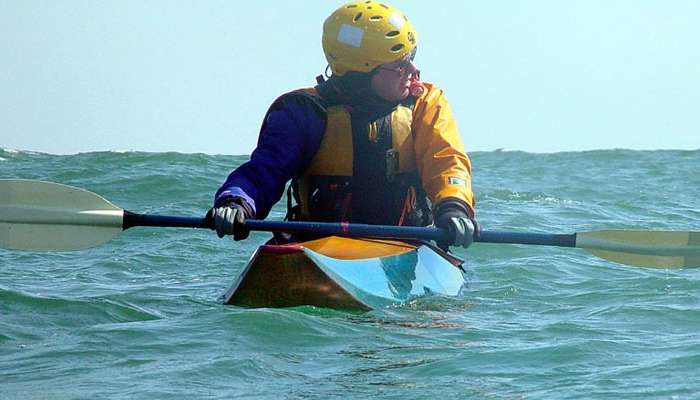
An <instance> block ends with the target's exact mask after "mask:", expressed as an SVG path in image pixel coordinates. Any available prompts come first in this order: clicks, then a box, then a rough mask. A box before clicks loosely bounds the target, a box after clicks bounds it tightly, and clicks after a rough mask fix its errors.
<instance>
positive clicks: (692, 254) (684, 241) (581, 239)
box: [576, 230, 700, 268]
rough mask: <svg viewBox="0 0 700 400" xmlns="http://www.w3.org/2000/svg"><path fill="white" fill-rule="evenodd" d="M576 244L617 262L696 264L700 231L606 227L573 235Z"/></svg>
mask: <svg viewBox="0 0 700 400" xmlns="http://www.w3.org/2000/svg"><path fill="white" fill-rule="evenodd" d="M576 247H580V248H584V249H586V250H588V251H589V252H591V253H592V254H594V255H596V256H598V257H601V258H604V259H606V260H610V261H614V262H617V263H620V264H626V265H635V266H639V267H654V268H693V267H700V232H692V231H691V232H682V231H624V230H619V231H618V230H607V231H595V232H580V233H577V234H576Z"/></svg>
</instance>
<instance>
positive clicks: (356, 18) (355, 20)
mask: <svg viewBox="0 0 700 400" xmlns="http://www.w3.org/2000/svg"><path fill="white" fill-rule="evenodd" d="M360 18H362V13H357V15H355V18H353V19H352V22H357V21H359V20H360Z"/></svg>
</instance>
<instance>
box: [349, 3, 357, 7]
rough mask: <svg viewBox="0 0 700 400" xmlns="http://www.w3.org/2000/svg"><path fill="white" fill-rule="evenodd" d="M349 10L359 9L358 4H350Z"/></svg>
mask: <svg viewBox="0 0 700 400" xmlns="http://www.w3.org/2000/svg"><path fill="white" fill-rule="evenodd" d="M347 8H357V4H350V5H349V6H347Z"/></svg>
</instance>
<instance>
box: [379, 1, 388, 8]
mask: <svg viewBox="0 0 700 400" xmlns="http://www.w3.org/2000/svg"><path fill="white" fill-rule="evenodd" d="M379 5H380V6H381V7H384V8H386V9H387V10H388V9H389V6H387V5H386V4H384V3H379Z"/></svg>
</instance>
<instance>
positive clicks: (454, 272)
mask: <svg viewBox="0 0 700 400" xmlns="http://www.w3.org/2000/svg"><path fill="white" fill-rule="evenodd" d="M460 264H461V260H459V259H458V258H453V257H451V256H449V255H443V254H440V252H439V251H436V250H434V249H432V248H431V247H430V246H427V245H420V246H414V245H411V244H407V243H403V242H398V241H389V240H366V239H350V238H343V237H337V236H330V237H326V238H322V239H317V240H312V241H307V242H301V243H292V244H285V245H264V246H260V247H259V248H258V250H257V251H256V252H255V253H254V254H253V256H252V257H251V259H250V261H249V262H248V265H247V266H246V267H245V269H244V270H243V272H242V273H241V274H240V276H239V277H238V279H236V281H235V282H234V283H233V285H232V286H231V287H230V288H229V290H228V291H227V292H226V294H225V295H224V302H225V303H226V304H233V305H237V306H244V307H294V306H301V305H313V306H318V307H326V308H336V309H357V310H370V309H373V308H379V307H385V306H389V305H395V304H402V303H405V302H406V301H408V300H410V299H413V298H416V297H420V296H425V295H432V294H439V295H445V296H457V295H459V293H460V291H461V290H462V287H463V285H464V282H465V281H464V277H463V274H462V269H461V266H460Z"/></svg>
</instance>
